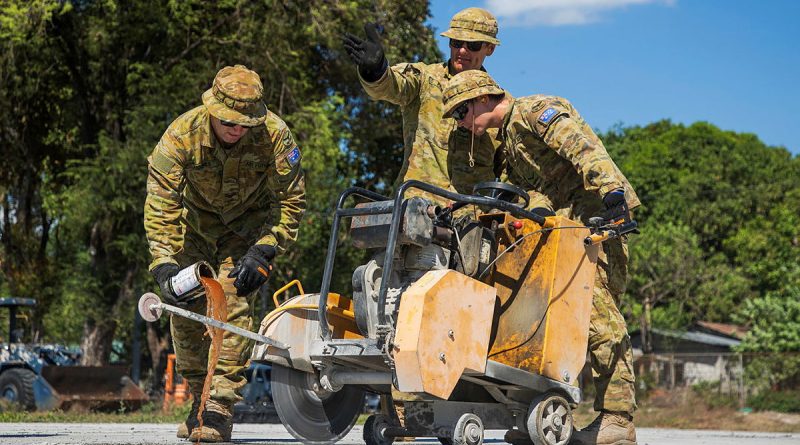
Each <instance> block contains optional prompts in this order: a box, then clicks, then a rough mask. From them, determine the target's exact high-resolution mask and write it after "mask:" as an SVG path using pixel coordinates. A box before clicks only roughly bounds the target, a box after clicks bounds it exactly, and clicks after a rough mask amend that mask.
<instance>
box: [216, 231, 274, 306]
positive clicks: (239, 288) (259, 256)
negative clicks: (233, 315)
mask: <svg viewBox="0 0 800 445" xmlns="http://www.w3.org/2000/svg"><path fill="white" fill-rule="evenodd" d="M276 253H277V251H276V250H275V247H273V246H268V245H266V244H259V245H255V246H253V247H251V248H249V249H247V253H246V254H244V256H242V257H241V258H239V262H238V263H236V267H234V268H233V270H232V271H231V273H229V274H228V278H236V281H234V282H233V286H234V287H236V293H237V294H238V295H239V296H242V295H248V294H250V293H252V292H253V291H254V290H256V289H258V288H259V287H261V285H262V284H264V282H265V281H267V277H269V272H270V271H271V270H272V265H271V264H270V263H272V260H273V258H275V254H276Z"/></svg>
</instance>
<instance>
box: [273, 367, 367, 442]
mask: <svg viewBox="0 0 800 445" xmlns="http://www.w3.org/2000/svg"><path fill="white" fill-rule="evenodd" d="M315 387H317V388H319V384H318V383H316V376H315V375H314V374H311V373H307V372H303V371H298V370H295V369H291V368H287V367H284V366H279V365H275V364H273V365H272V401H273V403H274V404H275V410H276V411H277V412H278V416H279V417H280V418H281V422H282V423H283V426H285V427H286V429H287V430H288V431H289V433H290V434H291V435H292V436H294V437H295V438H296V439H297V440H299V441H300V442H302V443H308V444H327V443H334V442H336V441H338V440H339V439H341V438H342V437H344V436H345V435H347V433H348V432H350V429H351V428H353V425H354V424H355V423H356V420H357V419H358V416H359V414H361V411H362V410H363V408H364V391H363V390H362V389H360V388H357V387H355V386H352V385H345V387H344V388H343V389H342V390H340V391H337V392H328V391H325V390H322V389H321V388H320V389H318V390H316V391H315V390H314V388H315Z"/></svg>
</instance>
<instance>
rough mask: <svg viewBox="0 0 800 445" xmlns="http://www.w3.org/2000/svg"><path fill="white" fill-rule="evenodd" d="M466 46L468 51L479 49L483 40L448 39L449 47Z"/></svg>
mask: <svg viewBox="0 0 800 445" xmlns="http://www.w3.org/2000/svg"><path fill="white" fill-rule="evenodd" d="M463 46H466V47H467V49H468V50H470V51H473V52H474V51H480V50H481V48H483V42H465V41H463V40H456V39H450V48H453V49H460V48H461V47H463Z"/></svg>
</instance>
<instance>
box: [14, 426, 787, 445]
mask: <svg viewBox="0 0 800 445" xmlns="http://www.w3.org/2000/svg"><path fill="white" fill-rule="evenodd" d="M175 429H176V426H175V425H172V424H153V423H0V444H14V445H17V444H19V445H40V444H41V445H44V444H47V445H56V444H57V445H69V444H92V445H97V444H109V445H127V444H137V445H138V444H159V445H160V444H175V445H186V444H188V443H189V442H187V441H185V440H180V439H177V438H176V437H175ZM503 433H504V432H503V431H499V430H490V431H487V432H486V435H485V440H484V443H487V444H503V443H505V442H504V441H503ZM361 434H362V428H361V427H360V426H356V427H355V428H353V430H352V431H351V432H350V434H348V435H347V436H346V437H345V438H344V439H343V440H342V441H341V442H339V443H340V444H342V445H354V444H363V443H364V441H363V440H362V439H361ZM637 435H638V442H639V445H712V444H724V445H800V433H794V434H788V433H758V432H743V431H706V430H670V429H654V428H639V429H637ZM233 443H235V444H269V445H276V444H298V443H301V442H299V441H296V440H294V439H293V438H292V436H291V435H290V434H289V433H288V432H287V431H286V429H285V428H284V427H283V426H282V425H280V424H237V425H235V426H234V430H233ZM406 443H411V442H403V444H406ZM413 443H416V444H429V445H430V444H438V443H439V441H438V440H437V439H434V438H425V439H418V440H417V441H416V442H413Z"/></svg>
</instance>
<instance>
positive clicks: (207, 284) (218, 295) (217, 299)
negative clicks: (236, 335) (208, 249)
mask: <svg viewBox="0 0 800 445" xmlns="http://www.w3.org/2000/svg"><path fill="white" fill-rule="evenodd" d="M200 283H201V284H202V285H203V288H204V289H205V291H206V317H209V318H213V319H215V320H218V321H221V322H223V323H227V321H228V304H227V301H226V299H225V293H224V292H223V291H222V285H221V284H219V281H217V280H215V279H213V278H208V277H200ZM224 332H225V331H224V330H222V329H220V328H215V327H213V326H209V325H206V333H207V334H208V336H209V337H211V346H210V348H209V350H208V365H207V367H206V379H205V381H204V382H203V392H202V395H201V396H200V406H199V408H198V410H197V421H198V422H199V425H198V428H199V429H200V430H201V431H202V429H203V411H205V407H206V402H207V401H208V398H209V393H210V391H211V380H212V379H213V378H214V371H215V370H216V368H217V362H218V361H219V352H220V350H221V349H222V338H223V334H224ZM196 443H200V440H199V438H198V440H197V442H196Z"/></svg>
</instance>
